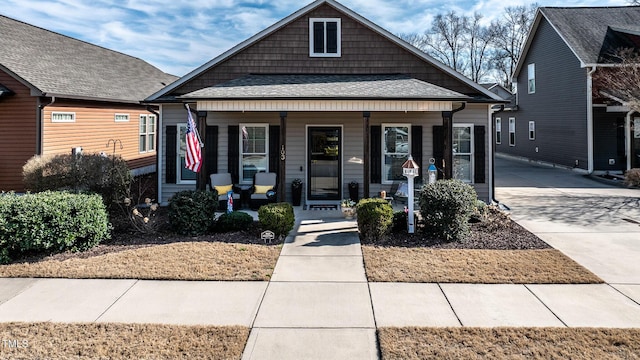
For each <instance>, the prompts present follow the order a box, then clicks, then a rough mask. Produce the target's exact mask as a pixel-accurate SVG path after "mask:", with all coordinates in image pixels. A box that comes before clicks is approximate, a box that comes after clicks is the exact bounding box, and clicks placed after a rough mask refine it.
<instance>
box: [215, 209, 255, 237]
mask: <svg viewBox="0 0 640 360" xmlns="http://www.w3.org/2000/svg"><path fill="white" fill-rule="evenodd" d="M251 224H253V217H252V216H251V215H249V214H247V213H245V212H242V211H233V212H230V213H224V214H222V215H220V217H219V218H218V220H216V230H217V231H220V232H229V231H240V230H247V229H249V227H250V226H251Z"/></svg>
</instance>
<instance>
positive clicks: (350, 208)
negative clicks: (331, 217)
mask: <svg viewBox="0 0 640 360" xmlns="http://www.w3.org/2000/svg"><path fill="white" fill-rule="evenodd" d="M340 209H341V210H342V214H344V217H345V218H346V219H353V216H354V215H355V214H356V202H355V201H353V200H351V199H344V200H342V202H341V203H340Z"/></svg>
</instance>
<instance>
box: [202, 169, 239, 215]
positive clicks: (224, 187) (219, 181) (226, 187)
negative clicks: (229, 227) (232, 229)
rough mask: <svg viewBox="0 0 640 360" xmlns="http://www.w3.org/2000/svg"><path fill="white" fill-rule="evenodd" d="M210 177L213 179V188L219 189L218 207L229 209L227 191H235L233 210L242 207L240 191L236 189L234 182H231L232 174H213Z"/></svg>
mask: <svg viewBox="0 0 640 360" xmlns="http://www.w3.org/2000/svg"><path fill="white" fill-rule="evenodd" d="M209 178H210V180H211V189H216V190H217V191H218V209H219V210H226V209H227V193H228V192H229V191H233V194H232V198H233V210H238V209H239V208H240V193H238V192H237V191H236V189H235V187H234V186H233V183H232V182H231V174H229V173H220V174H211V175H210V176H209Z"/></svg>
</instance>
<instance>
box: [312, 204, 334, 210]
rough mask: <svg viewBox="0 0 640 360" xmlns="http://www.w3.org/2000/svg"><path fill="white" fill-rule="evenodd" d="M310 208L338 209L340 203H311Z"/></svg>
mask: <svg viewBox="0 0 640 360" xmlns="http://www.w3.org/2000/svg"><path fill="white" fill-rule="evenodd" d="M309 210H338V205H332V204H317V205H309Z"/></svg>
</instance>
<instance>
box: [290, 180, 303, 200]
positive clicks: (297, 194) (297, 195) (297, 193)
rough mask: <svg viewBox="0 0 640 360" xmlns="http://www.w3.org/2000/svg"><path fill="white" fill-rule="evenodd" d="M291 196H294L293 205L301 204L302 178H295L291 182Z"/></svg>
mask: <svg viewBox="0 0 640 360" xmlns="http://www.w3.org/2000/svg"><path fill="white" fill-rule="evenodd" d="M291 196H292V198H293V206H300V202H301V199H302V180H300V179H293V181H292V182H291Z"/></svg>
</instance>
